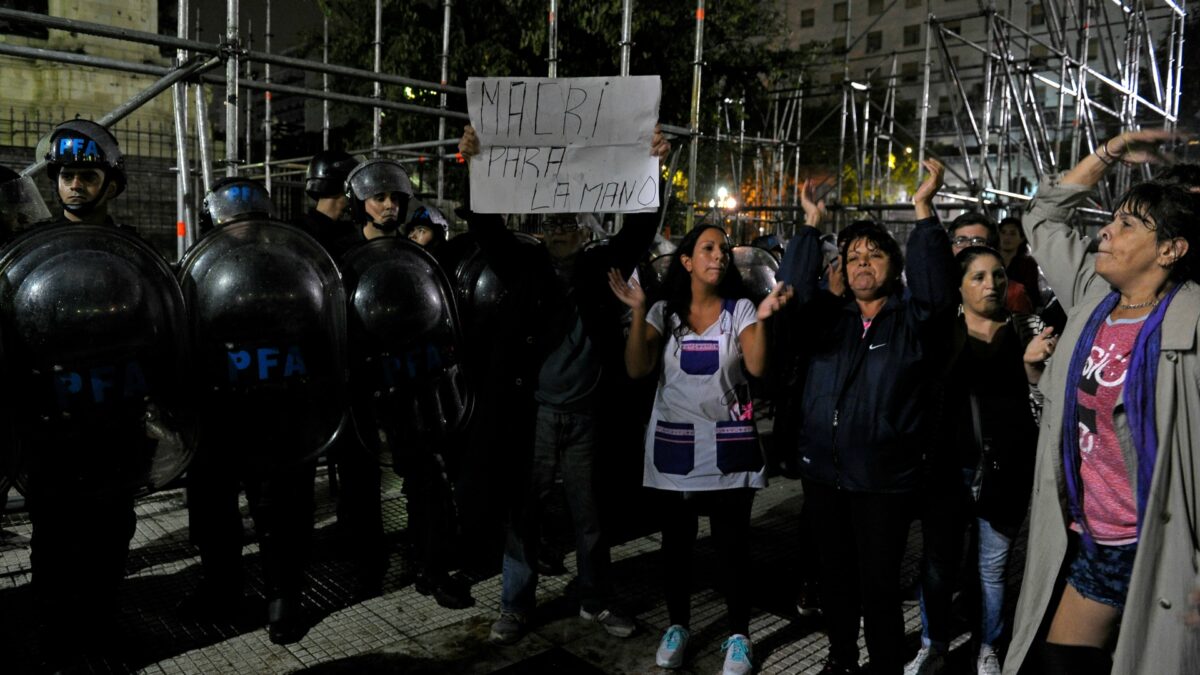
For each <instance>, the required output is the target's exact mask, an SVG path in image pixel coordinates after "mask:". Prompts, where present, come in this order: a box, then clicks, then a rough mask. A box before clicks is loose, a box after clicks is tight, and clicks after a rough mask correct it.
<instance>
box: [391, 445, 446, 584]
mask: <svg viewBox="0 0 1200 675" xmlns="http://www.w3.org/2000/svg"><path fill="white" fill-rule="evenodd" d="M401 471H402V475H403V478H404V494H405V496H406V497H407V500H408V536H409V541H410V542H411V543H412V548H413V556H414V558H415V560H414V562H415V563H416V565H417V567H418V568H419V571H420V572H421V573H423V574H428V575H432V576H440V575H443V574H445V573H447V572H449V571H450V570H451V569H452V568H454V567H456V566H457V565H456V562H455V560H454V559H455V558H456V557H457V556H456V555H455V553H456V544H457V541H458V534H459V532H458V517H457V512H456V509H455V504H454V498H453V492H452V482H451V479H450V477H449V476H448V475H447V468H446V465H445V462H444V460H443V459H442V458H441V456H440V455H438V454H435V453H434V452H433V451H431V450H430V449H428V448H422V449H420V450H419V451H415V452H413V453H412V455H411V456H409V457H408V458H407V459H405V461H404V468H403V469H401Z"/></svg>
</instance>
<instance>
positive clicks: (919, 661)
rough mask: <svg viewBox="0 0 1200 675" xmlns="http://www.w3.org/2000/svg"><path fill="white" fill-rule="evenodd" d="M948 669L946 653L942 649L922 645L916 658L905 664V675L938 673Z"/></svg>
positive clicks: (934, 674)
mask: <svg viewBox="0 0 1200 675" xmlns="http://www.w3.org/2000/svg"><path fill="white" fill-rule="evenodd" d="M945 669H946V655H945V654H943V653H942V650H940V649H934V648H933V647H926V646H922V647H921V651H919V652H917V656H916V658H914V659H913V660H912V661H909V662H908V665H906V666H904V675H937V674H938V673H940V672H942V671H943V670H945Z"/></svg>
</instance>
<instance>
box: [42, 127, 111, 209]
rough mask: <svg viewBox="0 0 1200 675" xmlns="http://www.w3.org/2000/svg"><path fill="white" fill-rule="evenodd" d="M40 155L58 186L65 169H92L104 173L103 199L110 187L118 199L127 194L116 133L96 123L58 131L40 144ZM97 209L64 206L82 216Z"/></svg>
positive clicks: (87, 205)
mask: <svg viewBox="0 0 1200 675" xmlns="http://www.w3.org/2000/svg"><path fill="white" fill-rule="evenodd" d="M37 155H38V156H39V157H42V158H43V159H45V160H46V175H48V176H49V177H50V180H52V181H54V182H55V183H57V182H58V174H59V172H60V171H62V169H63V168H64V167H73V168H92V169H100V170H102V171H104V183H103V184H102V185H101V186H100V194H101V195H103V194H104V192H105V190H107V189H108V185H109V183H115V184H116V186H117V191H116V192H115V193H113V196H114V197H116V196H117V195H119V194H121V193H122V192H124V191H125V157H124V156H122V155H121V148H120V146H119V145H118V144H117V139H116V137H114V136H113V135H112V132H110V131H109V130H108V129H105V128H104V127H102V126H100V125H99V124H96V123H95V122H92V121H90V120H78V119H77V120H68V121H66V122H63V123H62V124H60V125H58V126H56V127H54V130H53V131H51V132H50V135H48V136H46V137H44V138H43V139H42V140H41V142H39V143H38V149H37ZM98 199H100V197H97V200H98ZM95 206H96V201H95V200H93V201H92V202H89V203H87V204H64V205H63V208H65V209H66V210H68V211H70V212H72V213H80V214H82V213H86V212H88V211H91V210H92V208H94V207H95Z"/></svg>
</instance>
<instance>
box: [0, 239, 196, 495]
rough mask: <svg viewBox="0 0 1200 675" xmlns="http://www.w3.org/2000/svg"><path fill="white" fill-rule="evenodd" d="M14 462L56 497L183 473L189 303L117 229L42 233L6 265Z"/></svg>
mask: <svg viewBox="0 0 1200 675" xmlns="http://www.w3.org/2000/svg"><path fill="white" fill-rule="evenodd" d="M0 335H2V336H3V338H2V339H3V353H4V357H5V358H4V369H5V372H4V377H5V380H6V383H5V384H6V386H5V387H4V388H3V394H2V396H3V398H4V399H5V400H4V404H3V405H4V414H6V415H8V416H9V421H10V425H9V426H10V428H11V430H12V433H11V440H10V442H9V443H6V444H5V447H6V453H7V461H6V464H7V466H8V467H9V470H10V472H11V474H12V475H13V477H14V478H15V482H16V484H17V487H18V488H19V489H20V490H22V492H24V493H26V494H34V495H37V498H39V499H53V498H54V495H56V494H66V493H70V494H73V495H76V496H78V495H81V494H82V495H87V494H105V493H112V492H121V491H123V492H137V491H146V490H154V489H157V488H159V487H162V486H163V485H165V484H167V483H168V482H170V481H171V480H172V479H174V478H175V477H176V476H178V475H179V474H180V473H181V472H182V471H183V470H184V469H185V468H186V466H187V464H188V462H189V461H190V459H191V456H192V448H193V447H194V433H193V430H194V425H193V424H192V420H191V418H190V405H189V402H188V400H187V398H186V392H187V390H186V387H185V384H186V381H187V377H188V371H187V368H188V366H187V364H188V362H189V360H188V359H189V356H188V348H187V347H188V345H187V330H186V312H185V309H184V303H183V296H182V294H181V292H180V288H179V285H178V284H177V283H176V281H175V278H174V276H173V275H172V274H171V270H170V268H169V267H168V266H167V263H166V261H165V260H163V259H162V258H161V257H160V256H159V255H158V254H157V253H156V252H155V251H154V250H153V249H151V247H150V246H148V245H147V244H146V243H144V242H143V241H142V240H140V239H139V238H137V237H136V236H135V235H132V234H129V233H127V232H124V231H122V230H119V229H117V228H115V227H107V226H101V225H83V224H73V223H65V224H59V225H45V226H41V227H38V228H36V229H34V230H31V231H29V232H27V233H26V234H24V235H23V236H22V237H20V238H18V239H17V240H15V241H14V242H13V243H12V244H11V245H10V246H9V247H8V248H6V249H5V252H4V255H3V257H0Z"/></svg>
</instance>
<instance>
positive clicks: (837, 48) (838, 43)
mask: <svg viewBox="0 0 1200 675" xmlns="http://www.w3.org/2000/svg"><path fill="white" fill-rule="evenodd" d="M832 44H833V53H834V54H845V53H846V36H845V35H841V36H838V37H835V38H833V43H832Z"/></svg>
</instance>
